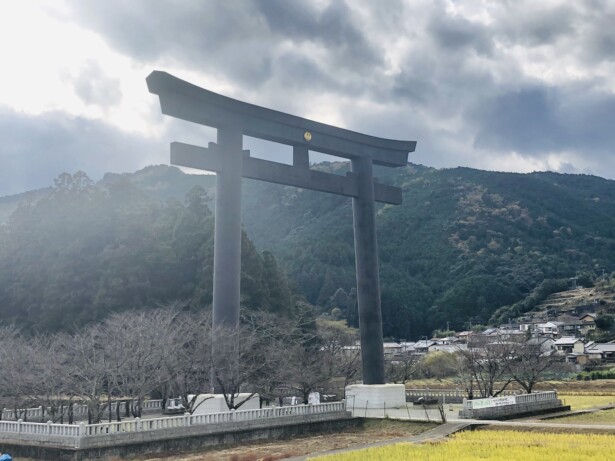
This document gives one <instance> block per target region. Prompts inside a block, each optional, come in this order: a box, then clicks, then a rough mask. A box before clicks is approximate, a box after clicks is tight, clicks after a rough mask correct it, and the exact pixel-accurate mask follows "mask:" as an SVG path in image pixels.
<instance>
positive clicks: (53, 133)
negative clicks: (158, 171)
mask: <svg viewBox="0 0 615 461" xmlns="http://www.w3.org/2000/svg"><path fill="white" fill-rule="evenodd" d="M0 139H2V142H1V143H0V164H2V168H1V169H0V196H2V195H10V194H16V193H19V192H23V191H25V190H32V189H36V188H41V187H47V186H50V185H52V184H53V179H54V178H55V177H56V176H58V175H59V174H60V173H62V172H64V171H66V172H75V171H78V170H83V171H85V172H86V173H87V174H88V175H89V176H90V177H92V178H93V179H98V178H100V177H101V176H102V175H103V174H104V173H106V172H109V171H112V172H124V171H134V170H136V169H138V168H141V167H143V166H146V165H149V164H155V163H162V162H164V163H166V162H167V161H168V146H167V145H166V144H165V145H160V144H159V143H158V142H154V141H152V140H150V139H144V138H141V137H138V136H133V135H129V134H125V133H122V132H121V131H119V130H117V129H115V128H113V127H110V126H108V125H105V124H103V123H101V122H97V121H92V120H88V119H84V118H79V117H77V118H72V117H69V116H67V115H66V114H63V113H59V112H53V113H46V114H44V115H39V116H27V115H24V114H20V113H17V112H14V111H12V110H10V109H7V108H5V107H2V106H0Z"/></svg>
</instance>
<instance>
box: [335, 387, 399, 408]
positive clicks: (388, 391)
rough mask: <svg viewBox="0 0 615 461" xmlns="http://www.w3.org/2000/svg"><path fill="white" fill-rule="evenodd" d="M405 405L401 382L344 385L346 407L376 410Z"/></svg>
mask: <svg viewBox="0 0 615 461" xmlns="http://www.w3.org/2000/svg"><path fill="white" fill-rule="evenodd" d="M405 406H406V386H404V385H403V384H353V385H351V386H347V387H346V409H347V410H352V409H353V408H354V410H355V411H359V410H365V409H368V410H376V409H387V408H403V407H405Z"/></svg>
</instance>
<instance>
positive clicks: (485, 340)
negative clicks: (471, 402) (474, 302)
mask: <svg viewBox="0 0 615 461" xmlns="http://www.w3.org/2000/svg"><path fill="white" fill-rule="evenodd" d="M518 347H519V340H517V339H515V338H512V337H510V336H508V335H498V336H485V335H474V336H472V342H471V343H470V344H468V348H467V350H463V349H460V350H459V351H458V352H457V354H459V355H460V356H461V357H462V360H463V361H462V368H465V369H466V370H467V372H468V374H469V378H470V379H471V383H470V385H469V386H466V387H469V388H470V389H471V392H472V397H474V390H477V391H478V392H479V394H480V397H483V398H484V397H496V396H498V395H499V394H501V393H502V392H503V391H504V390H505V389H506V388H507V387H508V386H509V385H510V383H511V382H512V381H513V377H512V376H511V374H510V364H511V362H512V361H513V360H515V353H516V350H517V349H518ZM458 370H459V368H458Z"/></svg>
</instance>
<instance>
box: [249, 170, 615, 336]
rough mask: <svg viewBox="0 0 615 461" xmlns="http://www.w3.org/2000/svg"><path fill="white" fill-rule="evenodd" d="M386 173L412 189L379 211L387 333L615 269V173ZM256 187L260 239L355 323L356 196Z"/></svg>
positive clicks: (485, 316)
mask: <svg viewBox="0 0 615 461" xmlns="http://www.w3.org/2000/svg"><path fill="white" fill-rule="evenodd" d="M327 168H329V169H332V170H333V169H338V168H340V165H339V164H337V165H335V164H332V165H328V166H327ZM378 174H379V175H380V176H381V178H382V181H383V182H388V183H390V184H395V185H398V186H401V187H402V188H403V191H404V203H403V205H401V206H381V207H379V210H378V218H377V225H378V239H379V248H380V260H381V283H382V304H383V320H384V325H385V334H387V335H390V336H396V337H402V338H404V337H406V338H407V337H413V338H417V337H419V336H422V335H426V334H429V333H430V332H431V330H432V329H434V328H444V327H446V325H447V323H448V324H449V325H450V327H451V328H456V329H461V328H463V327H464V324H465V323H467V322H468V321H471V322H473V323H474V324H476V323H486V322H487V321H488V320H489V319H490V317H491V315H492V314H493V312H494V311H495V310H496V309H497V308H499V307H501V306H505V305H511V304H513V303H515V302H516V301H518V300H520V299H523V298H524V297H525V295H526V294H528V293H529V292H530V291H531V290H532V289H533V288H534V287H536V286H537V285H539V284H540V283H541V282H542V281H543V280H545V279H551V278H566V277H571V276H574V275H575V274H576V273H577V272H579V271H589V272H592V271H597V270H600V271H601V270H602V269H606V270H607V271H609V272H610V271H613V269H615V268H614V267H613V264H614V262H615V181H607V180H604V179H601V178H597V177H591V176H579V175H559V174H554V173H534V174H512V173H493V172H486V171H479V170H473V169H468V168H454V169H446V170H434V169H428V168H422V167H415V166H408V167H406V168H404V169H399V170H392V169H390V170H389V171H385V170H383V171H380V172H379V173H378ZM246 189H247V190H246V194H245V199H244V201H245V202H246V208H245V211H244V221H245V225H246V228H247V230H248V233H249V235H250V236H251V237H252V238H253V239H254V241H255V243H256V244H257V245H258V246H259V247H262V248H270V249H271V250H272V251H273V252H274V254H276V256H277V257H278V258H279V259H280V260H281V262H282V263H283V264H284V267H285V268H286V270H287V271H288V274H289V277H290V279H291V280H293V281H294V282H295V283H296V284H297V285H298V287H299V290H300V291H301V292H303V293H304V294H305V295H306V296H307V297H308V299H309V300H310V301H311V302H314V303H317V304H321V305H324V306H326V307H327V308H329V309H333V308H335V307H339V308H340V309H341V310H342V312H343V315H344V316H345V317H346V318H348V319H349V320H350V321H351V323H354V322H355V321H356V315H355V313H354V304H353V293H351V291H352V289H353V287H354V286H355V279H354V257H353V254H354V252H353V235H352V210H351V201H350V200H349V199H345V198H340V197H335V196H330V195H326V194H317V193H314V192H310V191H299V190H294V189H291V188H282V187H279V186H274V185H267V184H258V185H257V184H249V185H247V187H246ZM340 289H341V290H340Z"/></svg>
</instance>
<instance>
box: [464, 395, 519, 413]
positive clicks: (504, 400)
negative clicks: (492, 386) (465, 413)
mask: <svg viewBox="0 0 615 461" xmlns="http://www.w3.org/2000/svg"><path fill="white" fill-rule="evenodd" d="M470 402H471V405H472V410H478V409H481V408H493V407H501V406H504V405H514V404H515V403H517V401H516V400H515V397H514V396H512V395H511V396H509V397H495V398H489V399H477V400H471V401H470Z"/></svg>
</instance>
